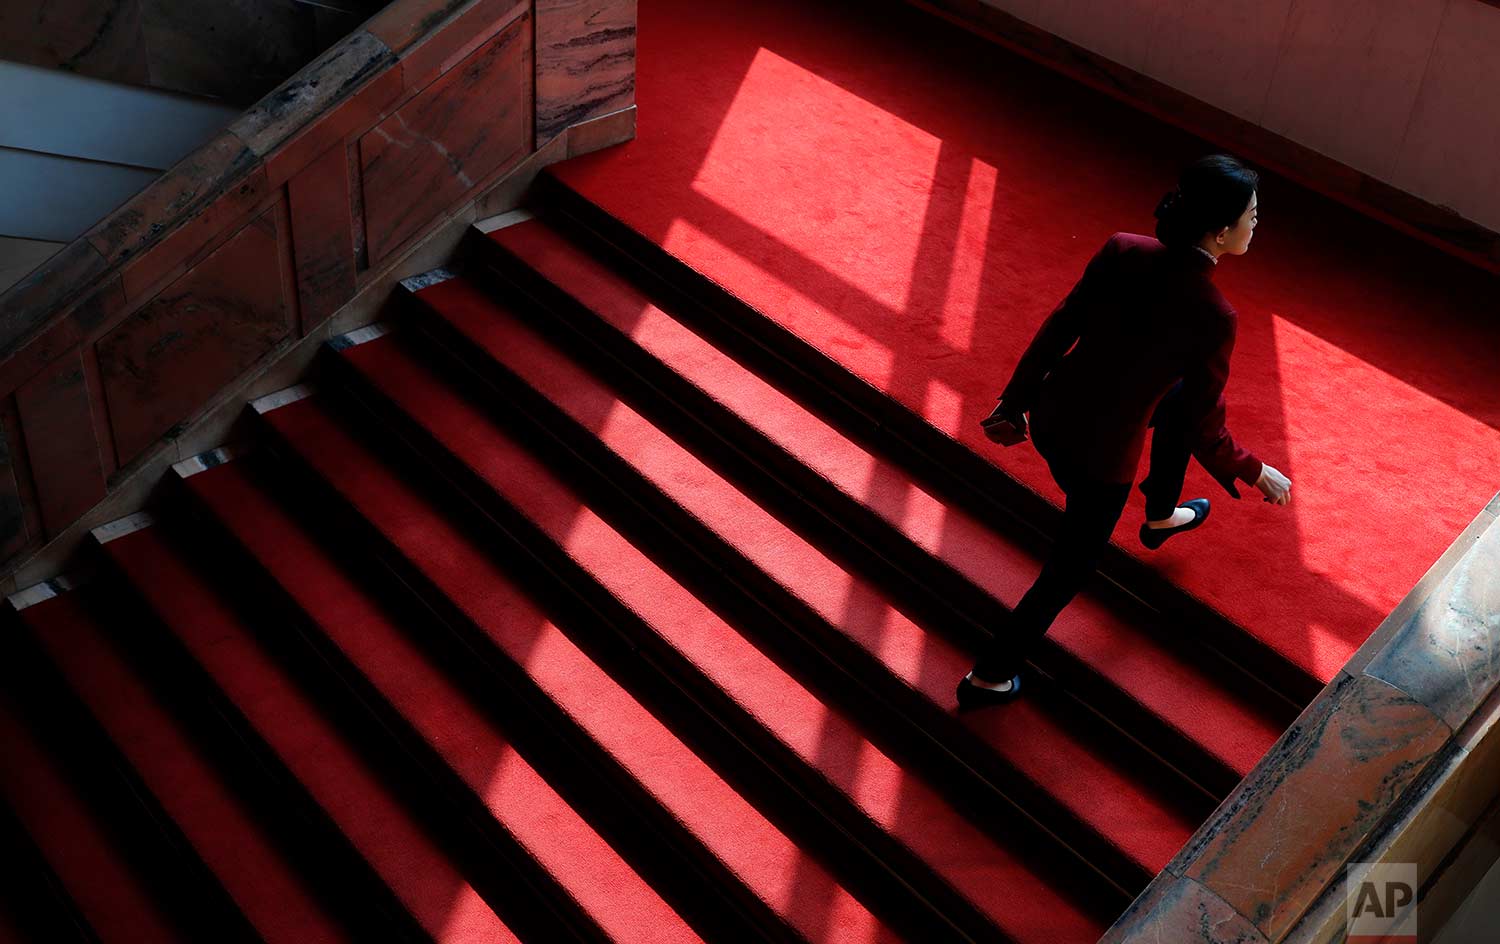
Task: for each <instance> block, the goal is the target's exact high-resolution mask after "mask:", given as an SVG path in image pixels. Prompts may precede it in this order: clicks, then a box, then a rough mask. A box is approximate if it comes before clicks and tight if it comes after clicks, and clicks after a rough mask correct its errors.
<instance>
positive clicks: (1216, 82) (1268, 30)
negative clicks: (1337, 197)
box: [984, 0, 1500, 230]
mask: <svg viewBox="0 0 1500 944" xmlns="http://www.w3.org/2000/svg"><path fill="white" fill-rule="evenodd" d="M984 2H986V3H989V4H991V5H992V6H995V7H998V8H1000V9H1003V10H1005V11H1006V12H1008V13H1011V14H1013V15H1014V16H1016V17H1018V18H1020V19H1022V20H1025V21H1026V22H1028V23H1030V24H1032V25H1034V26H1037V27H1039V28H1041V29H1043V30H1046V31H1047V32H1049V33H1052V34H1054V35H1057V36H1061V37H1062V38H1064V39H1066V40H1068V41H1070V42H1073V43H1076V44H1077V45H1080V46H1083V47H1084V48H1086V49H1088V50H1090V51H1092V52H1095V53H1098V54H1099V55H1102V56H1104V57H1105V58H1107V59H1110V60H1113V61H1115V62H1118V63H1120V64H1121V65H1124V66H1128V67H1129V68H1131V69H1134V70H1135V71H1137V72H1140V73H1142V74H1144V75H1148V76H1151V77H1152V78H1154V79H1156V80H1158V81H1160V82H1163V83H1165V84H1167V85H1170V86H1172V87H1173V88H1176V89H1179V90H1181V91H1183V92H1186V93H1188V94H1189V95H1192V96H1193V97H1195V98H1198V99H1201V100H1202V101H1205V102H1208V103H1209V104H1212V105H1215V106H1217V107H1219V108H1222V109H1224V110H1225V111H1228V112H1230V113H1232V114H1234V115H1237V116H1239V117H1241V118H1244V119H1246V120H1248V121H1252V122H1255V123H1256V124H1258V125H1261V126H1262V127H1265V128H1267V129H1268V130H1271V131H1274V132H1276V133H1277V134H1280V135H1282V136H1283V137H1286V138H1290V139H1291V140H1293V141H1296V142H1298V143H1300V144H1303V145H1305V146H1307V147H1310V148H1312V149H1313V150H1315V151H1318V152H1319V153H1321V154H1324V155H1327V156H1328V157H1331V158H1333V159H1335V160H1337V161H1340V162H1341V163H1344V164H1347V165H1349V166H1350V167H1353V168H1355V169H1357V170H1360V171H1363V172H1364V173H1366V174H1369V175H1370V176H1371V177H1374V178H1376V179H1378V180H1382V181H1384V182H1386V183H1389V184H1391V185H1392V186H1394V187H1397V188H1399V189H1401V190H1404V191H1406V192H1407V193H1411V194H1415V195H1416V196H1419V197H1421V198H1423V199H1425V200H1427V201H1429V202H1431V203H1435V204H1438V205H1442V206H1447V207H1449V208H1451V209H1452V210H1454V211H1456V212H1457V213H1458V214H1459V215H1461V216H1463V217H1465V218H1467V219H1469V220H1472V221H1474V222H1476V223H1479V224H1481V225H1483V226H1485V227H1488V228H1489V229H1492V230H1500V7H1494V6H1490V5H1488V4H1485V3H1481V2H1479V0H1296V2H1293V0H1253V2H1247V3H1223V2H1216V0H1175V2H1161V0H984Z"/></svg>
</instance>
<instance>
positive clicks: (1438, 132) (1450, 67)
mask: <svg viewBox="0 0 1500 944" xmlns="http://www.w3.org/2000/svg"><path fill="white" fill-rule="evenodd" d="M1496 89H1500V7H1493V6H1488V5H1486V4H1482V3H1473V2H1456V0H1455V2H1450V3H1449V4H1448V7H1447V12H1446V13H1445V15H1444V17H1443V22H1442V27H1441V29H1440V30H1439V32H1438V37H1437V42H1436V44H1435V45H1434V46H1433V50H1432V58H1431V59H1430V61H1429V62H1428V63H1427V73H1426V75H1425V76H1424V77H1423V79H1422V88H1421V91H1420V92H1419V93H1418V95H1417V102H1416V106H1415V108H1414V109H1413V111H1412V115H1411V124H1410V126H1409V127H1408V128H1407V129H1406V137H1405V140H1404V142H1403V143H1402V146H1401V152H1400V155H1399V157H1398V158H1397V161H1396V167H1395V173H1394V175H1393V177H1392V178H1391V180H1390V182H1391V183H1393V184H1395V185H1396V186H1397V187H1400V188H1401V189H1403V190H1406V191H1409V192H1411V193H1414V194H1416V195H1417V196H1420V197H1423V198H1425V199H1426V200H1429V201H1431V202H1433V203H1437V204H1446V205H1447V206H1451V207H1454V208H1457V209H1459V210H1460V212H1465V215H1467V216H1469V217H1470V218H1471V219H1473V220H1474V221H1475V222H1477V223H1480V224H1482V225H1485V226H1488V227H1490V228H1492V229H1496V230H1500V160H1497V159H1496V155H1497V154H1500V107H1497V106H1496V91H1495V90H1496ZM1486 214H1489V218H1488V219H1484V218H1482V217H1484V216H1485V215H1486Z"/></svg>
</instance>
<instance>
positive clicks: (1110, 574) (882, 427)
mask: <svg viewBox="0 0 1500 944" xmlns="http://www.w3.org/2000/svg"><path fill="white" fill-rule="evenodd" d="M566 176H567V175H565V174H560V173H554V172H550V171H544V172H543V173H542V174H541V175H540V176H539V177H538V179H537V184H536V188H535V194H534V197H535V198H536V199H539V200H542V201H544V202H545V204H546V206H547V208H548V210H549V211H556V213H555V219H556V220H557V222H558V223H559V225H564V226H566V227H567V228H569V229H570V230H575V231H578V232H580V234H582V235H583V236H584V238H586V239H587V240H588V241H589V242H590V243H597V244H599V245H601V246H608V247H609V249H608V252H609V253H610V254H611V255H612V256H613V257H614V258H615V259H616V260H617V261H618V262H619V264H621V266H622V267H623V268H626V269H628V270H630V272H631V274H632V278H641V279H645V280H647V281H649V282H650V283H651V284H652V285H653V286H654V287H655V288H654V289H653V290H655V289H661V290H662V291H664V292H666V293H668V294H670V295H671V296H673V297H683V298H688V299H691V300H692V301H693V302H695V303H696V306H697V307H698V308H699V309H700V310H701V311H702V312H703V313H704V314H705V315H706V316H707V317H706V318H705V320H704V322H703V327H704V328H705V330H706V331H707V333H708V334H709V335H711V336H714V337H717V338H720V339H722V341H723V343H725V344H727V345H731V346H733V347H735V348H736V350H738V351H739V352H741V353H747V352H753V357H755V358H756V362H757V363H759V364H761V365H762V369H761V371H760V372H761V373H763V374H764V375H766V376H774V377H775V378H776V379H777V382H778V383H784V384H786V385H787V386H788V389H795V390H797V391H799V396H801V397H802V399H803V401H804V402H806V403H809V404H818V405H819V409H825V408H826V409H827V410H828V411H829V412H830V414H837V415H838V417H839V423H840V425H841V426H843V425H845V424H847V427H846V428H847V429H851V430H857V431H858V434H859V435H861V436H866V437H868V438H869V440H870V441H872V442H879V443H880V444H881V448H882V450H883V451H884V452H885V453H886V454H887V455H889V456H891V457H893V458H894V459H896V460H897V461H898V462H899V463H901V464H903V465H905V466H907V467H909V468H911V469H914V470H916V471H917V472H918V473H919V474H920V475H921V476H923V478H924V479H925V480H927V481H930V482H932V483H938V484H940V487H941V488H942V490H943V494H944V495H945V496H946V497H947V498H948V501H949V502H950V504H952V505H954V506H959V507H962V508H964V509H965V510H966V511H968V512H969V513H970V514H973V515H975V516H976V517H977V518H978V519H979V520H981V521H987V522H991V523H992V524H993V526H995V527H998V528H1000V529H1002V530H1011V531H1014V532H1015V533H1017V534H1025V535H1027V537H1028V539H1031V538H1040V539H1041V540H1043V541H1046V540H1048V539H1047V538H1046V534H1047V532H1048V529H1051V528H1055V527H1056V525H1057V524H1058V523H1059V522H1060V521H1061V511H1060V509H1058V508H1057V507H1056V506H1055V505H1054V504H1053V503H1052V502H1051V501H1049V500H1048V499H1047V498H1045V497H1043V496H1041V495H1039V494H1037V493H1036V492H1035V491H1033V490H1032V489H1031V488H1030V487H1028V486H1026V485H1024V484H1022V483H1021V482H1019V481H1018V480H1016V479H1014V478H1012V477H1011V476H1010V475H1008V474H1007V473H1005V472H1004V471H1002V470H1001V469H1000V468H999V467H998V466H996V465H995V464H994V463H993V462H992V461H991V460H990V459H988V458H986V457H985V456H983V455H981V454H980V453H978V452H976V451H974V450H973V449H972V448H971V447H970V446H968V445H966V444H964V443H962V442H960V441H958V440H957V439H955V438H954V437H953V436H952V435H950V434H949V433H947V432H945V431H944V430H942V429H940V428H939V427H938V426H937V425H935V424H934V421H932V420H929V419H928V418H927V417H926V416H924V415H919V413H918V412H915V411H913V410H912V409H911V408H909V407H907V406H906V405H905V404H904V403H902V402H901V401H899V400H898V399H897V398H896V397H894V396H893V395H891V394H888V393H886V392H885V391H883V390H881V389H879V387H878V386H876V385H875V384H873V383H872V382H870V381H869V380H866V379H865V378H864V377H862V376H859V375H858V374H856V373H855V372H854V371H853V370H852V369H851V368H849V367H847V366H846V365H845V364H844V363H842V362H841V361H840V360H839V359H838V357H836V356H835V355H833V354H830V353H824V352H823V351H820V350H819V349H818V348H816V347H815V346H813V345H812V344H810V343H808V342H807V341H805V340H803V339H802V338H801V337H799V336H798V335H797V334H796V333H794V332H793V331H792V330H791V329H790V328H788V327H787V326H786V325H784V324H782V323H780V322H779V321H778V320H777V318H776V317H775V316H774V314H767V313H763V312H761V311H758V310H756V309H755V308H752V307H751V306H750V305H749V304H747V303H746V302H744V301H743V300H741V299H740V298H739V297H738V296H735V295H734V294H732V292H731V291H730V290H728V289H726V288H725V287H723V286H721V285H719V284H717V283H715V282H714V281H712V280H711V279H710V278H708V277H707V276H705V275H703V274H702V273H701V272H698V271H697V270H695V269H693V268H692V267H691V266H689V265H688V264H687V263H685V262H684V261H683V260H681V259H679V258H677V257H675V256H673V255H672V254H671V253H670V252H668V251H667V250H665V249H664V248H662V247H661V246H660V245H658V244H657V243H656V242H654V241H653V240H652V239H650V238H648V237H647V236H645V235H643V234H642V233H640V232H637V231H636V230H634V229H632V228H631V227H630V226H629V225H628V224H626V223H624V222H622V221H621V220H620V219H618V218H616V217H614V216H612V215H611V214H610V213H609V212H608V211H607V210H605V209H603V208H601V207H600V206H599V205H597V204H595V203H593V202H592V201H590V200H589V198H588V197H586V196H584V195H583V193H582V192H581V191H579V190H577V189H575V188H574V186H573V185H572V184H570V183H569V182H568V180H567V179H566ZM933 393H934V395H935V396H939V397H941V396H944V395H945V393H944V392H943V391H940V390H935V391H933ZM1100 573H1101V574H1103V575H1104V576H1105V577H1106V578H1107V579H1108V580H1109V581H1111V582H1112V583H1113V584H1115V585H1118V586H1119V587H1122V588H1128V589H1126V590H1124V591H1123V593H1122V594H1120V595H1119V597H1118V598H1120V599H1122V601H1124V600H1125V599H1128V597H1136V598H1138V599H1140V600H1143V601H1145V602H1146V603H1147V604H1148V605H1149V606H1151V607H1153V608H1155V609H1156V610H1158V611H1160V612H1161V613H1162V614H1163V616H1164V620H1165V623H1164V625H1165V626H1166V627H1167V628H1169V629H1170V630H1171V631H1172V632H1174V633H1178V634H1182V635H1184V636H1188V637H1191V638H1194V639H1196V640H1199V641H1201V642H1202V643H1203V644H1204V645H1206V646H1208V647H1211V648H1212V649H1213V650H1215V651H1216V652H1218V653H1221V654H1222V656H1223V657H1227V658H1228V659H1229V660H1230V661H1231V662H1232V663H1233V664H1235V665H1237V666H1239V667H1241V668H1242V669H1243V670H1244V671H1246V672H1247V673H1249V674H1250V675H1251V676H1253V677H1254V678H1256V679H1257V680H1259V682H1260V683H1262V684H1264V685H1265V686H1267V687H1268V688H1269V689H1271V690H1272V691H1273V692H1274V693H1275V696H1276V697H1279V698H1280V699H1281V700H1283V701H1285V702H1286V703H1287V705H1286V707H1285V710H1287V711H1290V713H1291V716H1295V715H1296V714H1297V712H1298V711H1300V710H1301V707H1302V706H1303V705H1306V704H1307V703H1308V702H1309V701H1310V700H1311V699H1312V698H1314V697H1315V696H1316V695H1317V693H1318V692H1319V691H1320V690H1321V689H1322V688H1323V681H1322V680H1321V678H1320V677H1319V676H1318V674H1317V673H1316V672H1314V671H1313V670H1312V669H1311V668H1310V667H1309V666H1308V665H1307V664H1305V663H1306V660H1305V659H1299V658H1296V657H1295V655H1293V654H1288V653H1286V652H1283V651H1282V650H1281V649H1280V648H1279V647H1277V646H1276V645H1275V644H1274V643H1273V642H1272V641H1268V640H1267V639H1262V638H1260V637H1259V636H1257V635H1256V634H1255V633H1254V632H1253V631H1252V630H1250V629H1248V628H1246V627H1244V626H1241V625H1238V624H1236V623H1235V622H1233V621H1232V620H1230V619H1229V618H1228V617H1226V616H1224V615H1223V614H1222V613H1220V612H1218V611H1217V610H1215V609H1213V608H1212V607H1210V606H1208V605H1207V604H1206V603H1204V602H1203V601H1202V600H1201V599H1200V598H1198V597H1196V596H1194V595H1192V594H1190V593H1189V592H1187V591H1186V590H1184V589H1183V588H1182V587H1181V586H1179V585H1177V584H1176V583H1174V582H1173V581H1172V580H1171V579H1170V578H1169V577H1168V576H1167V575H1166V574H1165V573H1163V572H1161V571H1160V570H1158V569H1156V568H1153V567H1152V566H1151V565H1149V564H1147V563H1146V562H1145V561H1142V560H1139V559H1137V558H1135V557H1134V556H1132V555H1131V554H1130V553H1129V552H1127V551H1126V550H1124V549H1123V548H1121V547H1118V546H1116V545H1114V544H1111V545H1110V546H1109V547H1108V548H1106V550H1105V552H1104V556H1103V559H1102V561H1101V564H1100Z"/></svg>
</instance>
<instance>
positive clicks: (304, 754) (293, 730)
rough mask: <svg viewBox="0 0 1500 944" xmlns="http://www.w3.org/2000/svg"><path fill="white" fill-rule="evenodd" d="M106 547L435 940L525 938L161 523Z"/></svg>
mask: <svg viewBox="0 0 1500 944" xmlns="http://www.w3.org/2000/svg"><path fill="white" fill-rule="evenodd" d="M104 550H105V553H106V554H107V555H108V556H109V557H110V559H111V560H112V561H113V562H114V564H115V566H116V567H118V568H119V569H120V570H121V571H122V572H123V573H124V574H125V575H126V577H127V578H128V579H129V580H130V582H131V584H132V585H133V586H134V587H135V589H136V591H137V592H138V593H139V594H140V595H141V596H142V598H143V599H145V600H146V602H147V604H148V605H149V606H150V607H151V608H152V610H153V611H154V612H155V613H156V614H157V616H158V617H159V618H160V619H161V620H162V622H163V623H164V624H165V625H166V626H167V628H168V629H169V630H170V631H171V632H172V634H173V635H174V636H175V637H176V638H177V639H178V640H179V641H180V642H181V643H182V644H183V645H184V646H185V647H186V648H187V649H188V650H189V651H190V652H191V654H192V656H193V658H194V660H195V661H196V662H197V663H198V664H199V665H200V666H202V667H203V668H204V670H205V671H206V672H207V673H208V674H209V675H210V676H212V677H213V679H214V682H215V683H216V684H217V685H218V686H219V688H220V690H221V691H223V692H224V694H225V695H227V696H228V697H229V699H230V700H231V701H233V702H234V704H235V706H236V707H237V708H238V709H239V711H240V712H241V713H242V714H243V715H244V716H245V718H246V719H247V720H248V721H249V723H250V725H251V726H252V727H253V728H254V729H255V732H256V733H257V734H258V735H260V737H261V738H262V739H263V740H265V741H266V743H267V744H268V745H270V747H271V748H272V750H273V751H275V752H276V754H277V756H278V757H279V758H280V760H281V762H282V763H283V764H285V765H286V766H287V768H288V769H289V770H290V771H291V772H292V774H293V775H294V776H296V777H297V779H298V781H299V782H301V783H302V785H303V786H304V787H306V788H307V790H308V791H309V792H310V793H311V794H312V795H313V797H314V798H315V799H316V801H317V802H318V804H319V806H321V807H322V808H323V810H324V811H325V812H326V813H327V814H328V815H329V816H330V818H332V820H333V821H334V822H335V823H336V824H337V826H338V828H339V829H340V831H342V832H343V833H344V835H345V836H346V837H347V838H348V839H349V840H350V842H351V843H352V844H353V845H354V847H355V848H356V849H358V851H359V853H360V855H361V856H363V857H364V859H365V861H366V862H368V863H369V864H370V865H371V867H372V868H373V869H374V870H375V871H376V872H377V873H378V874H379V875H380V877H381V878H382V880H383V881H384V882H385V883H386V885H387V886H388V887H389V888H390V889H391V890H392V891H393V892H394V893H395V894H396V896H397V898H399V899H400V901H401V903H402V904H403V905H404V906H405V907H406V909H407V911H408V912H409V913H410V914H411V915H412V916H413V917H415V918H416V919H417V921H418V923H420V924H421V925H422V927H423V928H425V929H426V930H427V931H428V933H430V934H431V935H432V936H433V938H434V939H437V940H443V941H453V942H460V941H486V942H490V941H494V942H500V941H516V940H518V938H517V937H516V936H515V934H514V933H512V932H511V930H510V929H509V928H507V927H506V926H505V923H504V922H503V921H502V920H501V919H500V918H499V917H498V916H497V915H496V914H495V913H494V912H493V911H492V910H491V909H490V907H489V905H488V904H486V903H485V901H484V899H483V898H482V897H480V895H479V893H478V892H477V891H475V889H474V888H473V886H471V885H470V884H469V882H468V881H467V880H466V879H465V878H464V877H463V875H462V874H460V873H459V872H458V871H457V870H456V869H455V868H454V866H453V864H452V862H450V861H449V859H448V857H447V856H446V854H445V853H444V852H443V851H442V850H441V849H440V848H439V847H438V846H437V845H436V844H435V843H434V842H433V840H432V839H431V838H430V837H429V836H428V835H427V833H426V832H425V831H424V829H423V827H422V826H421V824H420V823H418V822H417V820H416V819H415V817H414V816H413V815H412V814H411V813H410V811H408V810H407V809H405V808H404V807H403V805H402V804H401V802H400V800H399V799H398V798H397V797H395V796H394V795H393V794H392V793H391V791H390V789H389V788H388V787H386V786H385V784H384V783H383V782H382V780H381V777H380V774H379V772H378V771H375V770H373V769H372V768H371V767H370V766H369V765H368V763H367V762H366V761H365V760H364V759H363V758H361V757H360V755H359V754H358V752H357V751H356V749H355V748H354V747H353V746H352V745H350V744H349V743H348V742H347V740H346V739H345V738H344V736H343V735H342V734H341V733H340V732H339V731H338V729H337V728H336V727H334V725H333V723H332V722H331V721H330V720H329V719H328V718H327V717H326V716H325V714H324V713H323V712H322V711H321V710H320V709H319V708H318V707H317V705H316V703H315V702H314V701H313V700H312V699H311V698H310V697H309V695H308V694H307V693H306V692H304V691H302V690H301V689H300V688H299V686H298V685H297V684H296V682H295V681H294V680H293V679H291V678H290V677H289V676H288V675H287V674H286V671H285V670H284V669H283V668H282V667H281V666H280V665H278V664H277V662H276V661H275V660H274V659H273V658H272V657H271V655H270V654H269V653H267V652H266V651H265V649H264V648H263V646H262V645H261V644H260V643H258V642H257V641H256V639H255V635H254V634H255V630H254V629H253V628H252V627H250V626H247V625H246V624H245V623H244V622H243V621H242V620H241V619H240V618H239V617H238V616H236V614H235V613H234V611H233V609H232V608H231V606H230V605H229V604H228V603H227V602H226V601H225V599H224V598H223V597H222V596H221V595H220V594H218V593H217V592H215V590H214V589H213V588H212V587H210V586H209V585H207V584H206V583H205V582H204V581H203V579H202V578H201V577H200V576H199V575H197V574H196V573H194V572H193V570H192V569H191V568H190V567H189V566H188V564H187V563H186V562H185V561H184V560H183V559H182V556H181V552H180V551H179V550H178V549H176V548H174V547H172V546H171V545H170V543H169V542H168V541H167V540H166V539H165V538H164V536H163V535H162V534H161V533H160V529H159V528H155V527H150V528H143V529H141V530H138V531H134V532H132V533H130V534H128V535H125V536H124V537H121V538H117V539H116V540H113V541H111V542H109V543H108V544H106V545H105V546H104Z"/></svg>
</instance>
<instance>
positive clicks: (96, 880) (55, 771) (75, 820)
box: [0, 600, 188, 944]
mask: <svg viewBox="0 0 1500 944" xmlns="http://www.w3.org/2000/svg"><path fill="white" fill-rule="evenodd" d="M54 602H55V601H53V600H49V601H46V602H45V603H41V604H37V605H38V606H49V605H53V603H54ZM0 770H3V771H4V775H3V776H0V800H3V802H5V803H6V805H8V806H9V807H10V808H11V809H12V810H13V811H14V812H15V814H16V818H17V819H18V820H19V821H20V823H21V824H22V825H23V826H24V827H25V829H26V831H27V833H28V834H29V835H30V836H31V837H32V840H33V841H34V842H35V843H36V845H37V848H39V849H40V850H41V852H42V855H43V857H44V858H45V859H46V860H47V864H48V865H49V866H50V867H51V869H52V871H53V872H54V873H55V874H56V875H57V877H58V879H59V881H61V882H62V884H63V887H64V888H66V889H67V892H68V894H69V895H70V896H71V897H72V899H73V901H74V902H75V903H77V905H78V910H79V911H80V912H82V914H83V917H84V918H85V920H87V921H88V922H89V925H90V926H91V927H92V928H93V929H94V931H95V933H96V934H97V935H98V937H99V939H100V941H102V942H103V944H111V942H114V941H120V942H124V941H139V940H150V941H160V942H162V944H168V942H172V941H184V942H186V941H187V940H188V937H187V936H186V935H185V934H183V933H182V932H181V931H179V930H178V929H177V928H176V926H175V925H174V924H173V922H172V920H171V919H170V917H169V916H168V915H167V914H165V913H164V912H163V911H162V909H161V907H160V905H159V904H158V903H157V901H156V900H155V898H154V897H153V895H152V893H151V891H150V890H149V889H148V888H147V887H146V886H145V884H144V883H143V882H142V880H141V879H142V876H141V874H140V872H139V871H138V870H137V869H136V868H134V867H133V866H132V864H131V863H130V862H129V860H128V859H127V858H126V856H125V855H124V854H123V852H122V851H121V850H120V849H119V848H118V847H117V845H116V843H115V841H114V840H113V839H112V838H110V836H109V834H108V828H107V825H106V824H105V823H104V822H101V821H100V819H99V817H98V816H97V814H96V813H95V812H94V810H93V809H92V808H91V806H90V805H89V803H88V801H87V800H86V799H85V798H84V797H83V795H82V794H81V793H80V792H79V791H78V789H77V787H76V786H75V785H74V783H73V781H72V780H71V778H70V777H69V776H68V775H67V773H66V772H65V771H63V770H62V769H61V768H60V767H59V766H58V763H57V762H56V760H55V759H54V758H53V756H52V755H51V753H50V752H49V750H48V748H47V747H46V746H44V744H43V741H42V740H41V739H40V738H39V737H38V736H37V735H36V734H34V733H33V732H32V731H31V730H30V729H29V727H28V726H27V724H26V722H25V721H24V720H23V719H22V718H21V717H20V716H19V715H18V714H16V712H15V710H14V706H13V705H12V704H10V703H9V700H8V699H6V698H5V696H4V693H3V692H0ZM0 940H4V937H3V935H0Z"/></svg>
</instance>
